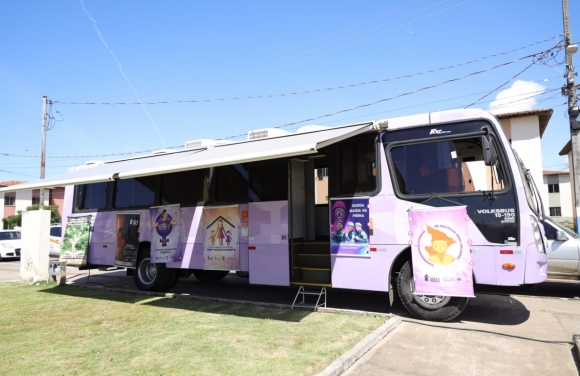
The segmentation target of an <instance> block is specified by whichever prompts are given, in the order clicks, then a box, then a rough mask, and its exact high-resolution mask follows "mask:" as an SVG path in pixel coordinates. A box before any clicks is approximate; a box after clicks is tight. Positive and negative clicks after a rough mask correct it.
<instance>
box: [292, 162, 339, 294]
mask: <svg viewBox="0 0 580 376" xmlns="http://www.w3.org/2000/svg"><path fill="white" fill-rule="evenodd" d="M327 165H328V160H327V157H326V156H324V155H316V156H310V157H297V158H294V159H292V160H291V162H290V169H289V170H290V174H289V175H290V176H289V191H290V216H291V221H290V224H291V226H290V245H289V248H290V256H291V257H290V260H291V269H290V272H291V283H292V284H295V285H307V286H330V285H331V281H330V246H329V232H330V229H329V226H328V203H327V200H328V176H327V175H328V174H327V171H328V169H327ZM325 175H326V176H325Z"/></svg>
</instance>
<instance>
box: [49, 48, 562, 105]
mask: <svg viewBox="0 0 580 376" xmlns="http://www.w3.org/2000/svg"><path fill="white" fill-rule="evenodd" d="M552 39H554V37H552V38H548V39H544V40H541V41H537V42H534V43H531V44H528V45H526V46H522V47H517V48H514V49H511V50H509V51H504V52H499V53H496V54H492V55H488V56H484V57H481V58H478V59H475V60H470V61H466V62H463V63H459V64H454V65H449V66H446V67H440V68H435V69H429V70H426V71H422V72H419V73H413V74H407V75H403V76H396V77H390V78H384V79H379V80H372V81H366V82H361V83H355V84H349V85H340V86H333V87H328V88H323V89H311V90H303V91H295V92H287V93H279V94H264V95H248V96H240V97H226V98H210V99H192V100H176V101H157V102H70V101H58V100H54V101H53V100H50V101H49V103H50V104H52V103H54V104H66V105H110V106H113V105H141V104H147V105H155V104H176V103H208V102H219V101H233V100H242V99H263V98H276V97H286V96H293V95H302V94H311V93H319V92H324V91H332V90H342V89H349V88H353V87H359V86H365V85H371V84H378V83H382V82H390V81H395V80H400V79H404V78H412V77H417V76H422V75H426V74H429V73H434V72H439V71H443V70H447V69H454V68H458V67H462V66H466V65H470V64H474V63H477V62H480V61H483V60H487V59H491V58H494V57H498V56H502V55H507V54H510V53H513V52H516V51H520V50H523V49H526V48H529V47H532V46H535V45H537V44H540V43H545V42H547V41H550V40H552ZM558 45H559V44H557V45H556V46H558Z"/></svg>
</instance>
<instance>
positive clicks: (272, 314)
mask: <svg viewBox="0 0 580 376" xmlns="http://www.w3.org/2000/svg"><path fill="white" fill-rule="evenodd" d="M39 292H41V293H48V294H55V295H61V296H69V297H74V298H83V299H97V300H105V301H110V302H117V303H127V304H140V305H144V306H150V307H157V308H164V309H168V310H175V309H178V310H187V311H194V312H201V313H213V314H224V315H234V316H239V317H248V318H256V319H268V320H278V321H288V322H300V321H301V320H302V319H303V318H304V317H306V316H308V315H310V314H311V313H312V312H310V311H302V310H290V309H281V308H272V307H263V306H256V305H250V304H238V303H229V302H217V301H200V300H194V299H188V298H179V297H172V298H169V297H164V296H157V295H139V294H133V293H126V292H116V291H105V290H96V289H85V288H78V287H74V286H54V287H51V288H47V289H43V290H41V291H39Z"/></svg>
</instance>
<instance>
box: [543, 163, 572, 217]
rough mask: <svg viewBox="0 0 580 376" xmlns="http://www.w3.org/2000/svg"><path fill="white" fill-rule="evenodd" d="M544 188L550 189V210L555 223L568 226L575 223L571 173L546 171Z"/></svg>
mask: <svg viewBox="0 0 580 376" xmlns="http://www.w3.org/2000/svg"><path fill="white" fill-rule="evenodd" d="M544 186H546V187H547V189H548V203H547V204H546V206H548V210H547V211H546V214H549V215H550V217H552V218H553V219H554V220H555V221H557V222H560V223H562V224H564V225H566V226H570V225H571V224H573V223H574V206H573V205H572V188H571V183H570V172H569V171H544Z"/></svg>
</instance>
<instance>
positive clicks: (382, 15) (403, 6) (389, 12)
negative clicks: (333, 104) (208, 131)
mask: <svg viewBox="0 0 580 376" xmlns="http://www.w3.org/2000/svg"><path fill="white" fill-rule="evenodd" d="M420 1H421V0H415V1H413V2H411V3H408V4H405V5H402V6H400V7H398V8H395V9H392V10H390V11H387V12H385V13H381V14H379V15H378V16H375V17H371V18H369V19H366V20H364V21H361V22H358V23H356V24H354V25H351V26H347V27H345V28H343V29H340V30H338V31H334V32H332V33H330V34H326V35H324V36H322V37H319V38H316V39H313V40H311V41H308V42H305V43H302V44H300V45H298V46H294V47H290V48H287V49H285V50H282V51H279V52H276V53H273V54H271V55H268V56H264V57H261V58H258V59H256V60H253V61H250V62H249V63H245V64H242V65H238V66H237V67H234V68H232V69H237V68H241V67H243V66H246V65H250V64H253V63H256V62H258V61H261V60H264V59H268V58H271V57H273V56H277V55H280V54H282V53H284V52H288V51H292V50H295V49H297V48H300V47H303V46H307V45H309V44H312V43H314V42H318V41H319V40H322V39H326V38H328V37H331V36H333V35H336V34H340V33H342V32H343V31H346V30H349V29H352V28H353V27H356V26H360V25H362V24H365V23H367V22H370V21H372V20H376V19H377V18H381V17H384V16H386V15H387V14H391V13H393V12H396V11H398V10H401V9H403V8H406V7H408V6H411V5H413V4H416V3H418V2H420Z"/></svg>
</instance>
